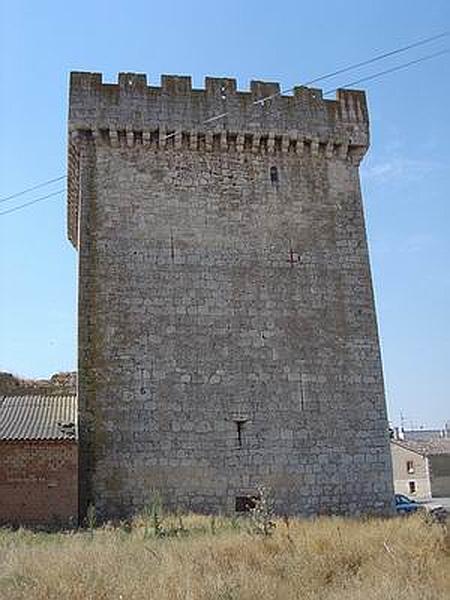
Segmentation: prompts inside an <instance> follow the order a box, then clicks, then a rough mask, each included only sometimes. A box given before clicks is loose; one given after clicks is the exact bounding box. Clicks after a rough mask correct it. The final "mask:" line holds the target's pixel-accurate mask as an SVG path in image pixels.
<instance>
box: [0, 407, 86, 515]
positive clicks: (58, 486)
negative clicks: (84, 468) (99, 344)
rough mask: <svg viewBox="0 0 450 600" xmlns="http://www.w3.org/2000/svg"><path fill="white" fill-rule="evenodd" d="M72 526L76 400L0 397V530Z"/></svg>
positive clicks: (75, 486) (75, 495)
mask: <svg viewBox="0 0 450 600" xmlns="http://www.w3.org/2000/svg"><path fill="white" fill-rule="evenodd" d="M77 520H78V431H77V400H76V397H75V396H3V397H0V524H2V525H25V526H45V527H48V526H70V525H73V524H76V523H77Z"/></svg>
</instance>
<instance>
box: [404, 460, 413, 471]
mask: <svg viewBox="0 0 450 600" xmlns="http://www.w3.org/2000/svg"><path fill="white" fill-rule="evenodd" d="M406 470H407V472H408V473H414V461H412V460H407V461H406Z"/></svg>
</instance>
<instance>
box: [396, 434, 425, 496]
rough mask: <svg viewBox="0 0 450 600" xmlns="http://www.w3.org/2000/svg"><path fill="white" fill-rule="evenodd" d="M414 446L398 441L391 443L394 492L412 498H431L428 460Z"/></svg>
mask: <svg viewBox="0 0 450 600" xmlns="http://www.w3.org/2000/svg"><path fill="white" fill-rule="evenodd" d="M414 446H415V444H413V443H408V442H403V441H400V440H392V441H391V455H392V472H393V477H394V491H395V493H396V494H406V495H407V496H410V497H413V498H419V499H421V500H429V499H430V498H431V482H430V468H429V463H428V458H427V456H426V455H425V454H423V453H422V452H421V451H420V449H419V448H415V447H414Z"/></svg>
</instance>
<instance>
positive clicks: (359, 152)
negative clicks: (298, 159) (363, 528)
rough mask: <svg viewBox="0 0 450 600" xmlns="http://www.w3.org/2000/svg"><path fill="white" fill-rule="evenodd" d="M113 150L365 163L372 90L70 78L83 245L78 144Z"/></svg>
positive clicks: (71, 217) (74, 182) (71, 197)
mask: <svg viewBox="0 0 450 600" xmlns="http://www.w3.org/2000/svg"><path fill="white" fill-rule="evenodd" d="M80 140H88V141H89V142H92V143H95V144H107V145H109V146H111V147H112V148H114V147H121V146H122V147H135V146H148V147H153V148H157V149H161V150H166V149H167V150H168V151H173V150H175V151H176V150H183V151H185V150H189V151H205V152H223V151H225V152H229V151H230V152H252V153H262V154H265V153H290V154H296V155H299V156H300V155H302V154H305V153H310V154H311V155H312V156H324V157H326V158H328V159H329V158H333V157H335V158H337V159H340V160H350V161H351V162H352V163H353V164H356V165H357V164H359V161H360V160H361V158H362V157H363V156H364V154H365V152H366V150H367V148H368V145H369V119H368V111H367V104H366V97H365V93H364V92H362V91H356V90H338V92H337V95H336V99H335V100H325V99H324V98H323V97H322V91H321V90H319V89H313V88H307V87H304V86H299V87H296V88H294V90H293V94H292V95H280V85H279V84H278V83H270V82H261V81H251V82H250V91H247V92H241V91H238V90H237V85H236V80H235V79H230V78H216V77H207V78H206V79H205V88H204V89H194V88H193V87H192V81H191V78H190V77H186V76H175V75H162V76H161V86H160V87H155V86H148V85H147V77H146V75H143V74H138V73H119V77H118V83H114V84H111V83H103V80H102V75H101V74H100V73H80V72H73V73H71V75H70V99H69V160H68V167H69V169H68V171H69V175H68V224H69V238H70V239H71V240H72V242H73V243H74V244H75V245H76V243H77V242H76V223H77V212H78V194H79V172H80V154H79V141H80Z"/></svg>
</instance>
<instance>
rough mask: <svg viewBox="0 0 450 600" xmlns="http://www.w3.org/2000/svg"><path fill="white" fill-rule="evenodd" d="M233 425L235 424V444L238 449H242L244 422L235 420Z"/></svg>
mask: <svg viewBox="0 0 450 600" xmlns="http://www.w3.org/2000/svg"><path fill="white" fill-rule="evenodd" d="M235 424H236V436H237V443H238V446H239V448H242V443H243V432H244V425H245V420H243V419H239V420H236V421H235Z"/></svg>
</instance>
